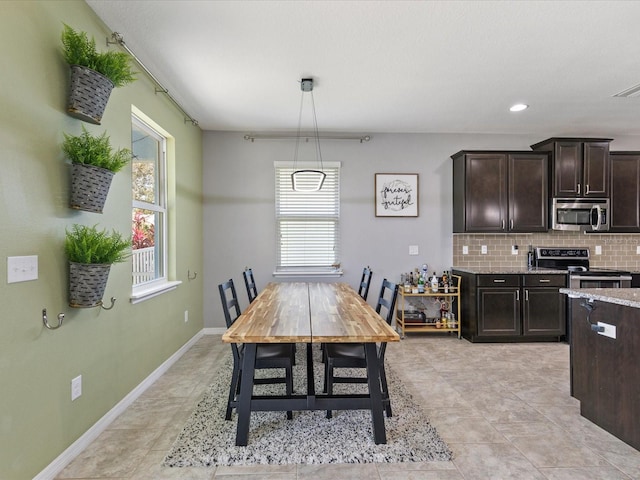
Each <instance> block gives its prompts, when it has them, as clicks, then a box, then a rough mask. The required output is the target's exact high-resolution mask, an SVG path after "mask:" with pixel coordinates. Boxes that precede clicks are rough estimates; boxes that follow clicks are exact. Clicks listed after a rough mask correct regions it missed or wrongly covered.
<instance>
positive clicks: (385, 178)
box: [375, 173, 418, 217]
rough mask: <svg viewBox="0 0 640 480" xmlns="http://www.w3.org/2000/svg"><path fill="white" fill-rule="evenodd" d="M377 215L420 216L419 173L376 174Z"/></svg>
mask: <svg viewBox="0 0 640 480" xmlns="http://www.w3.org/2000/svg"><path fill="white" fill-rule="evenodd" d="M375 177H376V178H375V199H376V217H417V216H418V174H417V173H376V174H375Z"/></svg>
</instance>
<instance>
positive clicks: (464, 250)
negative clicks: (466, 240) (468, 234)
mask: <svg viewBox="0 0 640 480" xmlns="http://www.w3.org/2000/svg"><path fill="white" fill-rule="evenodd" d="M638 249H640V247H638ZM462 254H463V255H469V245H463V246H462Z"/></svg>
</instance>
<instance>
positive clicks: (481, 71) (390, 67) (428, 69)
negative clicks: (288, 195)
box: [74, 0, 640, 138]
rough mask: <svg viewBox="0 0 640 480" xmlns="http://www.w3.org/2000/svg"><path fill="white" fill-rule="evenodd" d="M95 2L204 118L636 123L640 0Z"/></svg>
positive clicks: (525, 128) (439, 126) (607, 126)
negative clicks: (515, 107)
mask: <svg viewBox="0 0 640 480" xmlns="http://www.w3.org/2000/svg"><path fill="white" fill-rule="evenodd" d="M87 3H88V4H89V5H90V7H91V8H92V9H93V10H94V11H95V12H96V13H97V15H98V16H99V17H100V18H101V19H102V20H103V21H104V22H105V23H106V25H107V26H108V28H109V29H111V30H112V31H116V32H119V33H120V34H122V36H123V39H124V41H125V43H126V45H127V46H128V47H129V48H130V49H131V51H133V52H134V53H135V55H136V56H137V57H138V58H139V59H140V60H141V61H142V62H143V63H144V64H145V66H146V67H147V68H148V69H149V70H150V71H151V72H152V73H153V75H154V76H155V77H156V78H157V79H158V80H159V81H160V82H161V83H162V85H163V86H164V87H165V88H167V89H168V90H169V93H170V94H171V95H172V96H173V97H174V98H175V99H176V100H177V101H178V103H180V104H181V105H182V106H183V108H184V109H185V110H186V111H187V112H188V114H189V115H190V116H191V117H193V118H195V119H196V120H197V121H198V122H199V125H200V127H201V128H203V129H204V130H231V131H244V132H253V133H256V132H267V131H268V132H273V131H287V130H289V131H290V130H295V129H296V127H297V123H298V114H299V107H300V98H301V95H302V93H301V90H300V86H299V81H300V79H301V78H303V77H313V78H314V83H315V85H314V90H313V96H314V100H315V105H316V112H317V121H318V126H319V128H320V130H321V131H323V132H359V133H376V132H433V133H507V134H536V135H540V136H579V135H589V136H611V137H612V138H615V136H616V135H640V96H636V97H628V98H621V97H614V96H613V95H615V94H617V93H619V92H621V91H624V90H626V89H628V88H630V87H634V86H636V85H638V84H640V31H639V29H638V28H639V27H638V25H639V24H640V2H639V1H603V2H599V1H542V2H540V1H502V0H501V1H417V0H416V1H399V0H398V1H364V0H357V1H326V0H325V1H323V0H316V1H262V0H260V1H187V0H184V1H171V0H163V1H150V0H109V1H104V0H87ZM74 27H75V28H81V27H82V26H81V25H79V26H74ZM112 48H117V47H112ZM305 95H307V96H308V95H309V94H305ZM305 102H308V100H305ZM518 102H521V103H525V104H528V105H530V108H528V109H527V110H525V111H523V112H519V113H512V112H510V111H509V107H510V106H511V105H512V104H514V103H518ZM305 108H307V107H305ZM309 111H310V110H309ZM305 126H306V125H303V128H305Z"/></svg>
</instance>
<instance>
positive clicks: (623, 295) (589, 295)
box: [560, 288, 640, 308]
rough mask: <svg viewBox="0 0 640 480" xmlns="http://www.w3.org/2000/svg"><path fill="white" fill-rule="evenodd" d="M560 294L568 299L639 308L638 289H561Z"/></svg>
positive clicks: (639, 294)
mask: <svg viewBox="0 0 640 480" xmlns="http://www.w3.org/2000/svg"><path fill="white" fill-rule="evenodd" d="M560 293H564V294H566V295H567V296H568V297H569V298H586V299H589V300H598V301H600V302H606V303H615V304H617V305H623V306H625V307H631V308H640V288H561V289H560Z"/></svg>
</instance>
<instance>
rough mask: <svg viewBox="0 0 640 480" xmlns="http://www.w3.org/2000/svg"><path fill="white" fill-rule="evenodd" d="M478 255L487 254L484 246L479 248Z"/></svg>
mask: <svg viewBox="0 0 640 480" xmlns="http://www.w3.org/2000/svg"><path fill="white" fill-rule="evenodd" d="M480 253H481V254H482V255H486V254H487V246H486V245H482V246H481V247H480Z"/></svg>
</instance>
